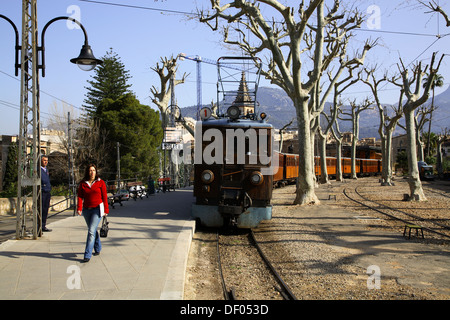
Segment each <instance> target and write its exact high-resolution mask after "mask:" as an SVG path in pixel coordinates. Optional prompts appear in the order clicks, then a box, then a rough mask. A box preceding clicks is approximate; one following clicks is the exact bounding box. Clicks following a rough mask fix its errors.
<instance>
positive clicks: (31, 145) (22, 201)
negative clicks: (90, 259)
mask: <svg viewBox="0 0 450 320" xmlns="http://www.w3.org/2000/svg"><path fill="white" fill-rule="evenodd" d="M36 16H37V15H36V0H23V1H22V50H21V81H20V83H21V90H20V95H21V98H20V129H19V159H18V162H19V163H18V167H19V170H18V186H17V224H16V238H17V239H21V238H23V237H24V236H26V212H27V206H26V202H27V192H29V190H28V189H29V188H30V187H31V188H32V199H33V200H32V201H33V203H32V221H33V239H37V237H38V236H40V235H41V233H42V223H41V220H42V218H41V169H40V140H41V139H40V119H39V114H40V112H39V78H38V63H39V62H38V54H37V18H36ZM30 67H31V68H30ZM30 70H31V73H30ZM30 84H31V85H30ZM30 96H31V106H30V99H29V98H30ZM29 131H31V135H30V136H29Z"/></svg>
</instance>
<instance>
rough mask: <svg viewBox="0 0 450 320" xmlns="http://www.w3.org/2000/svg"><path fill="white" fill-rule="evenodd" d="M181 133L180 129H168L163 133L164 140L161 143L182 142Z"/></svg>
mask: <svg viewBox="0 0 450 320" xmlns="http://www.w3.org/2000/svg"><path fill="white" fill-rule="evenodd" d="M182 135H183V132H182V130H181V129H178V128H175V127H173V128H172V127H168V128H166V130H165V131H164V140H163V142H168V143H177V142H180V141H181V140H182Z"/></svg>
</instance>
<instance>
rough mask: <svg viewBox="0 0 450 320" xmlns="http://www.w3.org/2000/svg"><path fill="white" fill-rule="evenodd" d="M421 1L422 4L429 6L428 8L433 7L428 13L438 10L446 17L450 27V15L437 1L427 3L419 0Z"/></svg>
mask: <svg viewBox="0 0 450 320" xmlns="http://www.w3.org/2000/svg"><path fill="white" fill-rule="evenodd" d="M419 3H421V4H422V5H424V6H425V7H427V8H428V9H431V11H428V12H426V13H430V12H437V13H439V14H440V15H441V16H442V17H444V19H445V22H446V24H447V27H450V18H449V16H448V14H447V13H446V12H445V11H444V10H443V9H442V8H441V7H440V6H439V5H438V4H437V3H436V1H435V0H433V1H429V2H428V3H426V2H425V1H420V0H419Z"/></svg>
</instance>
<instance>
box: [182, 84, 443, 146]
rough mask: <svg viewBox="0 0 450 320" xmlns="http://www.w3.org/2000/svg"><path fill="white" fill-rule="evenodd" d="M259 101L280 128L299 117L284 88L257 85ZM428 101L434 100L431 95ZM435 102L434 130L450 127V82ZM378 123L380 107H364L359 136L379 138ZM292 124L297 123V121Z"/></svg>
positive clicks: (345, 127)
mask: <svg viewBox="0 0 450 320" xmlns="http://www.w3.org/2000/svg"><path fill="white" fill-rule="evenodd" d="M258 102H259V106H258V107H257V110H256V112H257V113H261V112H265V113H266V114H267V115H268V120H267V121H268V122H269V123H271V124H272V125H273V126H274V127H275V128H277V129H280V128H282V127H283V126H284V125H286V124H287V123H289V122H290V121H291V120H292V119H293V118H295V117H296V114H295V108H294V104H293V103H292V100H291V99H290V98H289V97H288V95H287V94H286V93H285V92H284V91H283V90H282V89H278V88H269V87H260V88H258ZM427 104H431V98H430V99H429V101H428V102H427ZM434 104H435V106H438V108H437V110H436V111H435V112H433V120H432V123H431V131H432V132H435V133H440V132H441V128H445V127H450V86H449V87H448V88H447V90H445V91H444V92H443V93H441V94H439V95H436V96H435V98H434ZM205 106H206V105H205ZM325 108H326V109H327V110H328V109H329V107H328V106H326V107H325ZM196 110H197V106H190V107H185V108H181V114H182V115H183V116H185V117H192V118H194V119H195V113H196ZM378 123H379V115H378V110H376V109H374V110H366V111H363V112H362V113H361V117H360V133H359V137H360V138H361V139H362V138H369V137H376V138H377V139H378V138H379V135H378ZM339 126H340V129H341V131H350V130H351V122H350V121H340V122H339ZM425 126H426V128H427V130H428V125H427V124H426V125H425ZM291 127H292V128H295V127H296V125H295V122H294V123H293V124H292V125H291ZM396 133H397V134H404V133H405V132H404V130H403V129H400V128H398V129H397V130H396Z"/></svg>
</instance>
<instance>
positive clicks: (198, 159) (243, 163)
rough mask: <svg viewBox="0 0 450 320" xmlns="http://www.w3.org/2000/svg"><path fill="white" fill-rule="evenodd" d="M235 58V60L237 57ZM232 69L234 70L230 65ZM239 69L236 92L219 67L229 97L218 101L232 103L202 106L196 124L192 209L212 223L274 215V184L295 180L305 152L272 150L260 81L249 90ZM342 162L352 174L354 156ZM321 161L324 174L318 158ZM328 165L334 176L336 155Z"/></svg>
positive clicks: (365, 170)
mask: <svg viewBox="0 0 450 320" xmlns="http://www.w3.org/2000/svg"><path fill="white" fill-rule="evenodd" d="M221 59H222V58H221ZM229 59H230V60H232V62H235V60H234V59H236V58H232V57H231V58H229ZM219 62H220V59H219ZM218 65H219V63H218ZM222 66H223V65H222ZM233 70H238V71H239V70H240V68H239V67H235V69H233ZM227 71H228V73H227V75H229V74H230V72H229V71H230V70H227ZM238 74H239V78H238V79H237V83H239V88H238V90H236V89H235V88H236V87H235V88H234V95H232V94H231V92H232V91H233V90H229V89H227V88H225V87H224V84H225V85H226V84H229V83H233V81H230V78H232V77H228V76H227V77H226V78H225V77H224V79H222V80H223V81H221V77H220V69H219V84H220V85H218V88H219V90H218V91H220V90H222V91H223V93H224V96H225V97H224V98H223V100H219V99H218V101H225V103H226V102H227V101H228V102H229V106H228V108H226V113H225V114H222V115H219V114H217V113H215V114H214V113H213V111H212V110H210V109H209V108H203V109H202V110H200V117H201V118H202V121H198V123H197V127H196V137H195V151H194V197H195V203H194V204H193V205H192V209H191V214H192V217H193V218H194V219H196V220H197V222H199V223H200V224H201V225H203V226H207V227H224V226H225V227H228V226H234V227H238V228H253V227H256V226H258V225H259V223H260V222H261V221H263V220H270V219H271V218H272V205H271V199H272V190H273V188H274V186H281V185H284V184H288V183H294V182H295V180H296V178H297V177H298V164H299V161H302V159H301V158H300V157H299V155H295V154H286V153H279V152H272V150H273V147H274V145H273V144H274V139H273V135H274V128H273V126H272V125H271V124H269V123H267V122H266V120H265V119H266V116H265V114H264V113H262V114H260V115H257V114H256V113H255V106H256V87H257V85H256V86H255V90H251V89H249V88H248V83H249V82H250V81H249V80H248V78H247V79H246V77H245V73H244V72H241V71H239V72H238ZM234 83H235V86H236V82H234ZM227 95H228V97H227ZM230 95H231V97H232V99H230ZM222 107H223V106H222ZM272 155H273V156H272ZM342 161H343V171H344V173H349V172H350V168H349V165H350V159H348V158H344V159H343V160H342ZM315 162H316V164H315V167H316V174H317V175H319V174H320V168H319V165H318V163H319V161H318V159H316V161H315ZM327 164H328V169H327V170H328V174H329V175H334V174H335V171H336V166H335V164H336V159H335V158H331V157H330V158H327ZM333 164H334V165H333ZM356 169H357V172H358V174H369V173H370V174H375V173H378V172H380V170H381V164H380V160H375V159H358V160H357V168H356Z"/></svg>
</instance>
